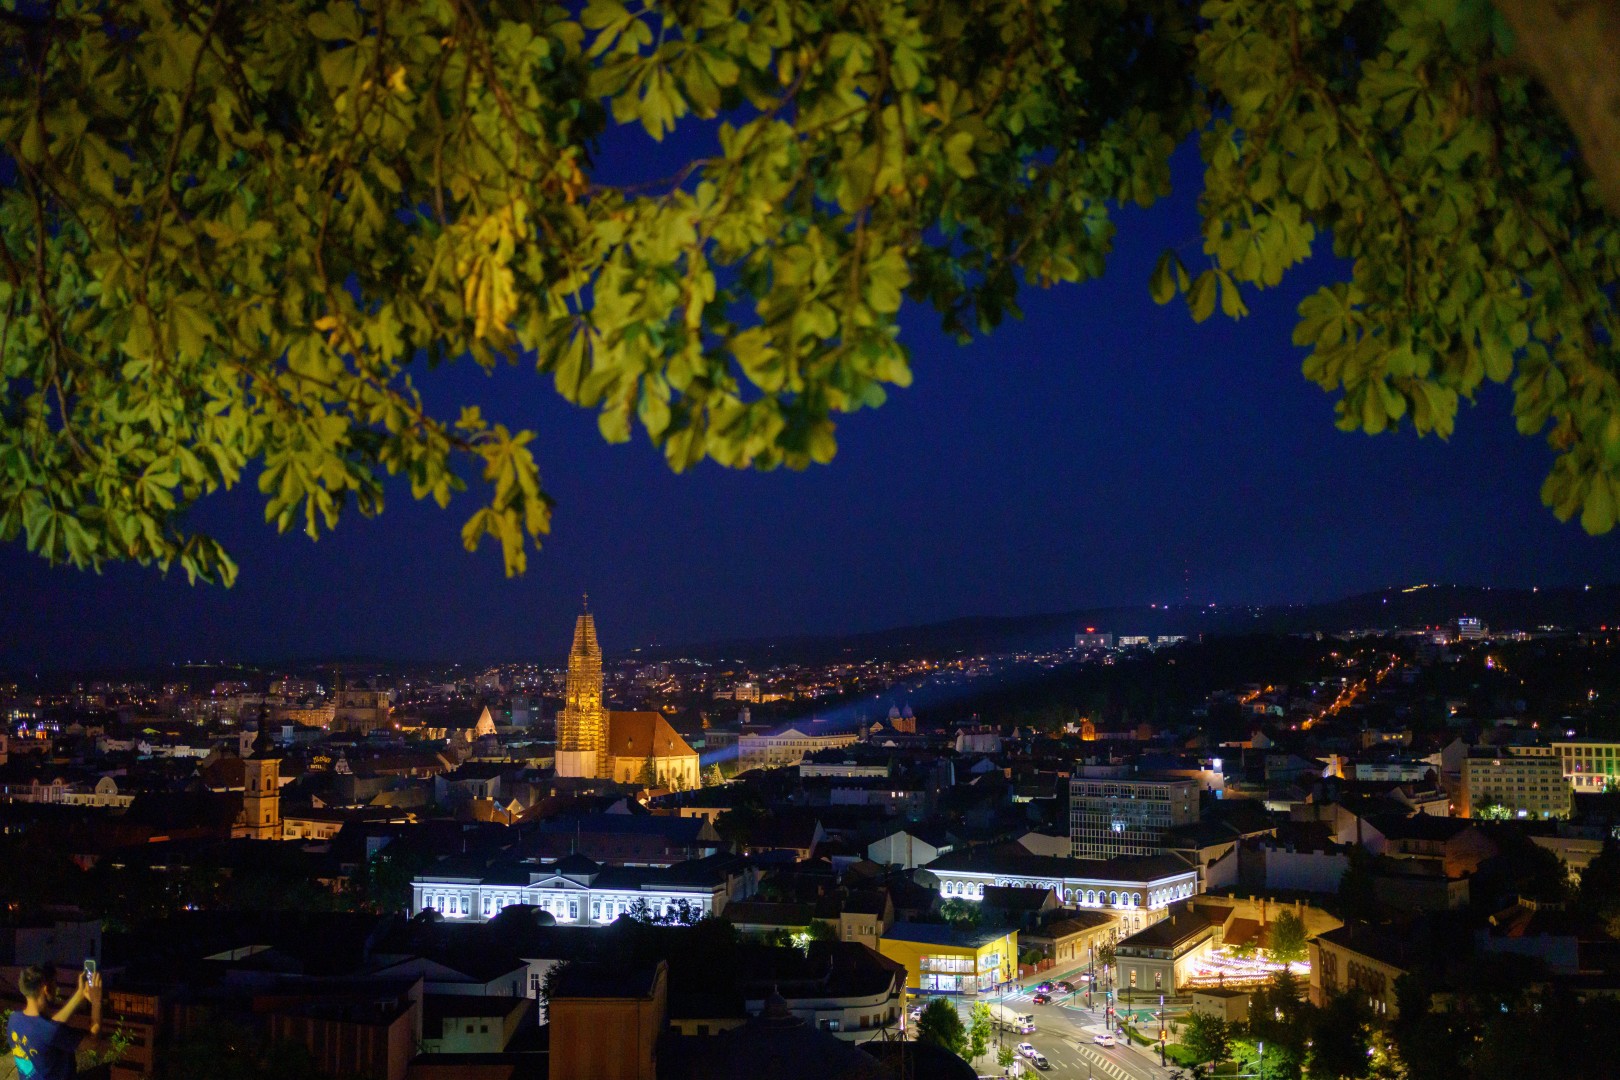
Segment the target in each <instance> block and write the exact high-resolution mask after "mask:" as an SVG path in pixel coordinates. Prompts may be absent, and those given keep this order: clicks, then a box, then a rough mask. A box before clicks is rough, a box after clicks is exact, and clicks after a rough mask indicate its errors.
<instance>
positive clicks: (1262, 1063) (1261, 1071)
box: [1254, 1039, 1266, 1080]
mask: <svg viewBox="0 0 1620 1080" xmlns="http://www.w3.org/2000/svg"><path fill="white" fill-rule="evenodd" d="M1254 1070H1255V1074H1256V1076H1257V1077H1258V1080H1266V1043H1265V1040H1264V1039H1262V1040H1261V1041H1260V1053H1259V1056H1258V1057H1257V1058H1256V1059H1255V1063H1254Z"/></svg>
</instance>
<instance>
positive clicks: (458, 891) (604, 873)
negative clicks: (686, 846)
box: [411, 855, 754, 926]
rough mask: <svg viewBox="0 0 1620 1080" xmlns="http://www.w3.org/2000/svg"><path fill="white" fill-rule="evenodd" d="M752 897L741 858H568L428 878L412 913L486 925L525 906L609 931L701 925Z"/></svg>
mask: <svg viewBox="0 0 1620 1080" xmlns="http://www.w3.org/2000/svg"><path fill="white" fill-rule="evenodd" d="M753 891H754V874H753V871H752V870H751V869H750V868H749V867H748V865H747V864H746V862H745V861H743V860H741V859H738V858H736V857H734V856H728V855H716V856H711V857H709V858H706V859H695V860H692V861H690V862H684V863H676V864H675V865H674V866H668V867H648V866H602V865H600V864H598V863H594V862H592V861H591V860H589V859H586V858H583V857H582V856H569V857H568V858H566V859H560V860H558V861H557V862H555V863H549V864H547V863H541V864H538V865H523V864H520V865H516V866H511V867H507V868H504V869H499V870H494V871H491V872H488V873H483V874H477V875H472V874H468V875H456V874H454V873H431V872H430V873H427V874H423V875H421V876H419V877H417V878H414V879H413V880H412V881H411V913H412V914H413V915H414V914H416V913H418V912H422V911H435V912H438V913H439V914H440V915H441V916H443V917H444V918H446V919H453V920H455V921H457V922H471V923H482V922H488V921H489V920H490V919H493V918H494V917H495V916H497V915H499V914H500V913H501V912H502V911H504V910H505V909H506V908H508V907H512V906H513V905H516V904H526V905H529V906H531V907H535V908H538V909H540V910H542V911H545V912H547V913H548V914H550V915H551V916H552V918H554V919H555V920H556V921H557V924H558V925H560V926H606V925H607V924H609V923H611V922H613V920H615V919H617V918H618V917H619V916H621V915H626V914H631V913H633V912H637V911H645V913H646V914H648V915H651V916H653V917H666V916H680V915H682V914H685V915H686V916H688V917H689V918H690V920H691V921H696V920H697V919H701V918H704V917H706V916H710V915H719V914H721V913H722V912H723V911H725V908H726V904H727V903H728V902H729V901H731V900H733V899H742V898H744V897H746V896H749V895H752V893H753Z"/></svg>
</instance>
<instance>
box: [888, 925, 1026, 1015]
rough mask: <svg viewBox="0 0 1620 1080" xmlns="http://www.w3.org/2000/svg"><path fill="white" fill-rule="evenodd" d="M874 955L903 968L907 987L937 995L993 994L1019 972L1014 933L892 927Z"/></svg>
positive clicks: (951, 928)
mask: <svg viewBox="0 0 1620 1080" xmlns="http://www.w3.org/2000/svg"><path fill="white" fill-rule="evenodd" d="M878 952H879V953H881V954H882V955H883V956H886V957H888V958H889V959H890V960H893V961H895V962H896V963H898V964H903V965H904V966H905V969H906V986H907V987H909V988H911V989H913V990H920V991H923V992H925V993H936V994H965V995H968V996H970V997H971V996H977V995H979V994H989V993H992V992H993V991H994V990H995V988H996V987H997V986H999V985H1000V984H1002V983H1005V982H1008V981H1010V980H1011V979H1012V978H1013V976H1014V975H1015V974H1016V973H1017V971H1018V931H1016V930H982V931H974V930H967V931H964V930H957V929H956V928H955V927H952V926H948V925H945V924H943V923H912V922H900V923H895V924H894V925H893V926H891V927H889V929H888V930H887V931H885V932H884V934H883V937H882V938H881V939H879V941H878Z"/></svg>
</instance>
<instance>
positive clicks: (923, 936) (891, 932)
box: [883, 922, 1017, 949]
mask: <svg viewBox="0 0 1620 1080" xmlns="http://www.w3.org/2000/svg"><path fill="white" fill-rule="evenodd" d="M1008 936H1017V931H1013V930H979V929H966V928H958V927H955V926H951V925H950V924H948V923H922V922H897V923H895V924H894V925H893V926H891V927H889V929H888V930H886V931H884V934H883V937H884V940H886V941H914V942H917V943H919V944H922V945H951V946H955V947H957V948H961V949H978V948H982V947H983V946H985V945H988V944H990V943H991V942H993V941H1000V940H1001V939H1002V938H1005V937H1008Z"/></svg>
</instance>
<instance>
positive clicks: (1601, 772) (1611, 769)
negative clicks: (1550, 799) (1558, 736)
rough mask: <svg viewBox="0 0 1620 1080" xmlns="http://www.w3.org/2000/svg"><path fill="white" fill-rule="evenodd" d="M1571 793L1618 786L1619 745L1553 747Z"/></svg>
mask: <svg viewBox="0 0 1620 1080" xmlns="http://www.w3.org/2000/svg"><path fill="white" fill-rule="evenodd" d="M1553 750H1554V751H1555V752H1556V753H1557V754H1558V761H1559V763H1560V764H1561V765H1562V766H1563V770H1564V779H1565V780H1566V781H1568V782H1569V786H1570V789H1571V790H1572V791H1577V792H1582V793H1591V792H1600V791H1603V790H1604V789H1605V788H1607V787H1608V786H1609V785H1610V784H1620V743H1613V742H1585V741H1570V742H1557V743H1554V744H1553Z"/></svg>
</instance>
